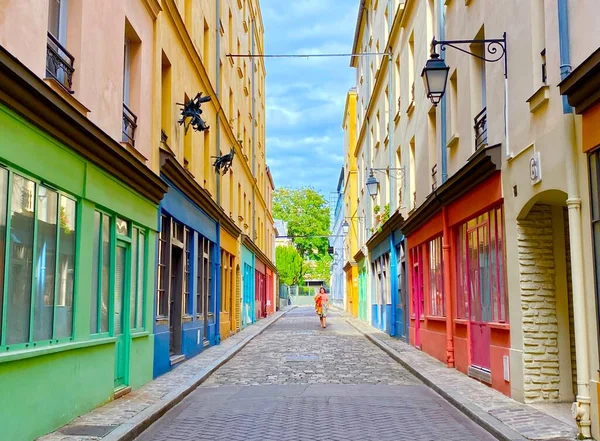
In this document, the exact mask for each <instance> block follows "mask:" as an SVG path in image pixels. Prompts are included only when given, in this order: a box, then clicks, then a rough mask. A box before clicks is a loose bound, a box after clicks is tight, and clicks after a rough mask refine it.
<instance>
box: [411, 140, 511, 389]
mask: <svg viewBox="0 0 600 441" xmlns="http://www.w3.org/2000/svg"><path fill="white" fill-rule="evenodd" d="M496 164H498V165H496ZM500 164H501V159H500V146H493V147H485V148H481V149H479V150H478V151H477V152H476V153H475V154H474V155H473V156H472V157H471V158H470V159H469V161H468V162H467V164H466V165H465V166H464V167H463V168H461V169H460V170H459V171H457V172H456V173H455V174H454V175H453V176H452V177H450V178H449V179H448V180H447V181H446V182H445V183H444V184H442V185H441V186H440V187H439V188H438V189H437V190H435V191H434V192H433V193H432V194H431V195H430V196H429V197H428V198H427V199H426V201H425V202H424V203H423V204H422V205H421V206H420V207H419V208H418V209H417V210H415V212H414V213H413V214H412V215H411V216H410V217H409V218H408V219H407V220H406V222H405V224H404V226H403V232H404V234H405V235H406V238H407V246H408V259H409V263H408V279H409V288H410V291H409V292H410V301H409V305H410V329H409V335H410V342H411V344H413V345H414V346H417V347H419V348H420V349H421V350H423V351H425V352H427V353H428V354H430V355H432V356H434V357H436V358H437V359H439V360H441V361H442V362H445V363H447V364H448V366H449V367H456V368H457V369H458V370H460V371H461V372H463V373H465V374H468V375H470V376H472V377H474V378H477V379H478V380H480V381H482V382H484V383H486V384H489V385H491V386H492V387H494V388H495V389H497V390H499V391H501V392H502V393H504V394H506V395H510V383H509V382H508V381H506V380H505V379H504V376H503V362H504V357H505V356H508V354H509V348H510V327H509V325H508V316H507V315H508V304H507V303H508V302H507V293H506V282H505V280H506V276H505V264H504V258H505V257H504V221H503V219H504V216H503V197H502V183H501V172H500Z"/></svg>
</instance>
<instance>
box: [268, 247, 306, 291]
mask: <svg viewBox="0 0 600 441" xmlns="http://www.w3.org/2000/svg"><path fill="white" fill-rule="evenodd" d="M275 262H276V265H277V271H278V272H279V278H280V279H281V281H282V282H283V283H285V284H286V285H300V284H302V283H303V282H304V280H303V279H304V272H305V269H306V266H305V264H304V260H303V259H302V256H301V255H300V253H298V250H296V248H295V247H294V246H293V245H288V246H278V247H277V248H275Z"/></svg>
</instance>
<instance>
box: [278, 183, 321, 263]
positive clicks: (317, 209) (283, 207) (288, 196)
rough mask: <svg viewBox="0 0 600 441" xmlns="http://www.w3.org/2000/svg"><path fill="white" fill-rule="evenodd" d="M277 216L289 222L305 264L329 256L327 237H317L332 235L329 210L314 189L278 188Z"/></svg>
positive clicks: (289, 232) (289, 227) (290, 231)
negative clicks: (306, 261)
mask: <svg viewBox="0 0 600 441" xmlns="http://www.w3.org/2000/svg"><path fill="white" fill-rule="evenodd" d="M273 216H274V217H275V218H277V219H282V220H284V221H286V222H287V227H288V235H290V236H292V241H293V244H294V246H295V247H296V249H297V250H298V252H299V253H300V255H301V256H302V257H303V258H304V259H305V260H320V259H321V258H322V257H323V256H326V255H327V248H328V246H329V241H328V239H327V237H317V236H327V235H328V234H329V209H328V207H327V201H326V200H325V197H324V196H323V195H322V194H321V193H319V192H318V191H316V190H315V189H314V188H312V187H303V188H298V189H294V188H289V187H282V188H278V189H277V190H275V192H274V193H273ZM306 236H308V237H306Z"/></svg>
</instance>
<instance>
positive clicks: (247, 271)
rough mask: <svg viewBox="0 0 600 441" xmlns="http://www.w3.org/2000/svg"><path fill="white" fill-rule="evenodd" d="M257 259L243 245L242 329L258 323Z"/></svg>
mask: <svg viewBox="0 0 600 441" xmlns="http://www.w3.org/2000/svg"><path fill="white" fill-rule="evenodd" d="M254 262H255V257H254V253H252V251H250V250H249V249H248V248H246V247H245V246H244V245H242V268H241V271H242V293H243V294H242V327H243V328H245V327H246V326H248V325H249V324H251V323H254V322H255V321H256V316H255V315H254V308H255V305H254V304H255V283H256V276H255V273H254V272H255V266H254Z"/></svg>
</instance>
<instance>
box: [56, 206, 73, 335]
mask: <svg viewBox="0 0 600 441" xmlns="http://www.w3.org/2000/svg"><path fill="white" fill-rule="evenodd" d="M76 209H77V204H76V203H75V201H73V200H71V199H69V198H66V197H64V196H61V197H60V241H59V250H58V251H59V256H58V292H57V296H58V298H57V302H56V332H55V338H66V337H70V336H71V335H72V333H73V292H74V291H73V288H74V285H75V283H74V282H75V236H76V232H75V216H76Z"/></svg>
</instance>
